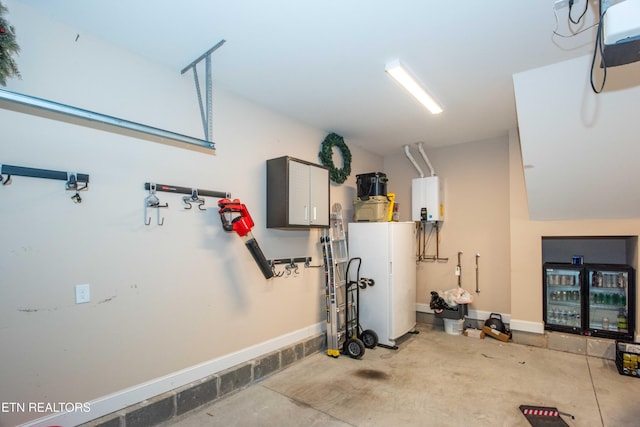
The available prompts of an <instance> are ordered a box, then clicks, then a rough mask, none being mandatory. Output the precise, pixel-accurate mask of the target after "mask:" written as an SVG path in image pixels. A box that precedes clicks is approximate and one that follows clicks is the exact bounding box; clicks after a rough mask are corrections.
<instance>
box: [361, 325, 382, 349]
mask: <svg viewBox="0 0 640 427" xmlns="http://www.w3.org/2000/svg"><path fill="white" fill-rule="evenodd" d="M360 339H361V340H362V342H363V343H364V346H365V347H367V348H374V347H375V346H377V345H378V334H376V332H375V331H374V330H373V329H367V330H365V331H362V333H361V334H360Z"/></svg>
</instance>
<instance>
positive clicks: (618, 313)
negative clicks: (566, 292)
mask: <svg viewBox="0 0 640 427" xmlns="http://www.w3.org/2000/svg"><path fill="white" fill-rule="evenodd" d="M587 280H588V283H589V329H591V330H593V331H594V332H599V333H601V334H603V335H606V334H607V333H624V334H626V333H628V332H629V322H628V315H629V305H628V304H629V271H628V270H626V269H619V270H618V269H611V268H604V267H603V268H597V267H595V268H593V269H589V271H588V277H587Z"/></svg>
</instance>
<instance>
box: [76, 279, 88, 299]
mask: <svg viewBox="0 0 640 427" xmlns="http://www.w3.org/2000/svg"><path fill="white" fill-rule="evenodd" d="M90 300H91V289H90V288H89V284H88V283H85V284H83V285H76V304H84V303H86V302H89V301H90Z"/></svg>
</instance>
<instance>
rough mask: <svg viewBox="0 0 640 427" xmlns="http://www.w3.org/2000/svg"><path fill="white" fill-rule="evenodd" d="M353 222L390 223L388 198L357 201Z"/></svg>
mask: <svg viewBox="0 0 640 427" xmlns="http://www.w3.org/2000/svg"><path fill="white" fill-rule="evenodd" d="M353 220H354V221H355V222H388V221H389V199H388V198H387V196H372V197H369V199H368V200H360V199H355V200H354V201H353Z"/></svg>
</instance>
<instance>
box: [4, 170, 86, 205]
mask: <svg viewBox="0 0 640 427" xmlns="http://www.w3.org/2000/svg"><path fill="white" fill-rule="evenodd" d="M3 175H6V176H7V177H6V178H4V177H3ZM13 176H26V177H30V178H44V179H56V180H60V181H66V182H65V189H66V190H71V191H75V192H76V194H75V195H73V196H72V197H71V200H73V201H74V202H75V203H80V202H82V198H81V197H80V195H79V194H78V191H82V190H86V189H88V188H89V175H87V174H84V173H74V172H63V171H54V170H49V169H36V168H27V167H24V166H12V165H0V182H1V183H2V185H9V184H11V177H13ZM81 184H84V185H81Z"/></svg>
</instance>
